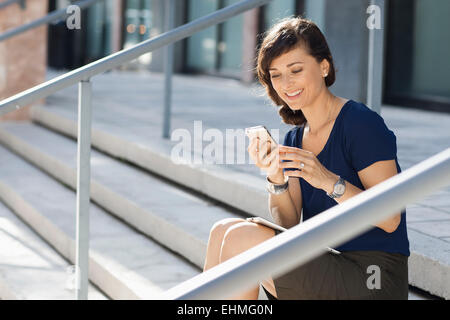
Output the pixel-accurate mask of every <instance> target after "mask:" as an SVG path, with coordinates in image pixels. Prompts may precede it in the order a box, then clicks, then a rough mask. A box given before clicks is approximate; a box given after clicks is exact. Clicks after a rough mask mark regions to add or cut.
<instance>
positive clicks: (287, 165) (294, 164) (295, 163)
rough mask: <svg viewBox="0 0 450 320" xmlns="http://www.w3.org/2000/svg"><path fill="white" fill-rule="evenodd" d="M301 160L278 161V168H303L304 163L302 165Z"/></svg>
mask: <svg viewBox="0 0 450 320" xmlns="http://www.w3.org/2000/svg"><path fill="white" fill-rule="evenodd" d="M302 163H303V162H300V161H292V162H280V168H295V169H302V170H303V169H305V167H306V165H304V166H303V167H302V165H301V164H302Z"/></svg>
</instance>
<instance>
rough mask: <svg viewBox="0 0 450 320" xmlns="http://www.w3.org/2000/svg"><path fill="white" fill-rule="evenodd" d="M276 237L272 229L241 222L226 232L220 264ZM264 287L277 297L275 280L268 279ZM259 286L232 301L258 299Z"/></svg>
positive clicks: (234, 297)
mask: <svg viewBox="0 0 450 320" xmlns="http://www.w3.org/2000/svg"><path fill="white" fill-rule="evenodd" d="M274 236H275V231H274V230H272V229H271V228H268V227H265V226H262V225H259V224H256V223H253V222H247V221H244V222H241V223H236V224H234V225H232V226H230V227H229V228H228V230H227V231H226V232H225V235H224V238H223V242H222V247H221V250H220V263H222V262H224V261H226V260H228V259H230V258H232V257H234V256H236V255H238V254H240V253H242V252H244V251H246V250H248V249H250V248H252V247H254V246H256V245H258V244H260V243H261V242H264V241H266V240H268V239H270V238H272V237H274ZM263 284H264V285H265V286H264V287H265V288H266V289H267V290H268V291H269V292H270V293H271V294H272V295H273V296H275V297H276V292H275V288H274V286H273V280H272V279H267V280H265V281H263ZM258 293H259V286H256V287H254V288H252V289H250V290H247V291H245V292H242V293H240V294H238V295H235V296H233V297H232V299H249V300H256V299H258Z"/></svg>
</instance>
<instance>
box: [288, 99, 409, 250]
mask: <svg viewBox="0 0 450 320" xmlns="http://www.w3.org/2000/svg"><path fill="white" fill-rule="evenodd" d="M303 128H304V125H301V126H295V127H294V128H292V129H291V130H289V132H288V133H286V135H285V137H284V142H283V145H285V146H291V147H296V148H301V147H302V138H303ZM317 159H318V160H319V161H320V163H321V164H322V165H323V166H324V167H325V168H327V169H328V170H329V171H331V172H333V173H334V174H337V175H339V176H341V177H342V178H343V179H344V180H345V181H348V182H349V183H351V184H353V185H354V186H356V187H358V188H360V189H361V190H365V188H364V186H363V185H362V183H361V180H360V179H359V176H358V171H360V170H362V169H364V168H366V167H368V166H370V165H371V164H373V163H375V162H377V161H382V160H392V159H395V163H396V164H397V172H399V173H400V172H401V169H400V166H399V164H398V161H397V144H396V137H395V135H394V133H393V132H392V131H391V130H389V129H388V128H387V126H386V124H385V123H384V120H383V118H382V117H381V116H380V115H379V114H378V113H376V112H375V111H372V110H371V109H369V108H368V107H367V106H366V105H364V104H363V103H359V102H355V101H353V100H349V101H347V102H346V103H345V105H344V106H343V107H342V109H341V110H340V112H339V115H338V116H337V118H336V120H335V122H334V125H333V129H332V130H331V133H330V136H329V138H328V140H327V142H326V144H325V146H324V148H323V149H322V151H321V152H320V153H319V154H318V155H317ZM283 161H289V160H283ZM285 170H296V169H295V168H284V169H283V172H284V171H285ZM298 179H300V186H301V192H302V203H303V221H305V220H307V219H309V218H311V217H313V216H315V215H316V214H319V213H321V212H322V211H325V210H327V209H329V208H331V207H333V206H335V205H336V204H338V202H336V201H335V200H334V199H331V198H330V197H329V196H327V194H326V192H325V191H324V190H322V189H317V188H314V187H313V186H311V185H310V184H309V183H308V182H307V181H306V180H304V179H303V178H298ZM336 249H337V250H339V251H354V250H378V251H385V252H393V253H401V254H404V255H406V256H409V255H410V252H409V241H408V236H407V231H406V210H405V209H404V210H403V211H402V214H401V222H400V225H399V226H398V228H397V229H396V230H395V231H394V232H392V233H388V232H385V231H384V230H383V229H381V228H378V227H375V226H374V227H373V228H371V229H370V230H369V231H367V232H365V233H363V234H361V235H359V236H357V237H355V238H353V239H352V240H350V241H348V242H346V243H344V244H342V245H341V246H339V247H336Z"/></svg>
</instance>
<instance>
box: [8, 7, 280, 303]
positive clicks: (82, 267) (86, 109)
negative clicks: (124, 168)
mask: <svg viewBox="0 0 450 320" xmlns="http://www.w3.org/2000/svg"><path fill="white" fill-rule="evenodd" d="M270 1H272V0H244V1H240V2H238V3H235V4H232V5H230V6H227V7H225V8H223V9H219V10H217V11H215V12H213V13H211V14H209V15H206V16H204V17H201V18H198V19H196V20H194V21H192V22H190V23H187V24H185V25H182V26H180V27H177V28H175V29H173V30H170V31H167V32H165V33H163V34H161V35H160V36H157V37H154V38H152V39H149V40H146V41H143V42H141V43H139V44H137V45H135V46H133V47H131V48H128V49H124V50H121V51H119V52H116V53H114V54H111V55H109V56H107V57H104V58H102V59H99V60H97V61H94V62H92V63H90V64H88V65H86V66H83V67H80V68H78V69H75V70H73V71H70V72H67V73H66V74H64V75H61V76H59V77H56V78H54V79H51V80H49V81H47V82H44V83H42V84H40V85H37V86H35V87H33V88H30V89H28V90H25V91H23V92H20V93H18V94H16V95H14V96H12V97H9V98H7V99H4V100H2V101H0V116H1V115H3V114H6V113H8V112H11V111H14V110H16V109H20V108H21V107H23V106H26V105H28V104H29V103H31V102H33V101H36V100H39V99H41V98H45V97H47V96H49V95H51V94H52V93H54V92H56V91H59V90H61V89H64V88H66V87H69V86H71V85H74V84H75V83H77V82H78V83H79V86H78V88H79V91H78V92H79V94H78V142H77V144H78V151H77V202H76V206H77V208H76V252H75V256H76V267H77V268H76V276H77V277H78V278H79V279H80V280H79V281H77V282H78V283H79V284H80V287H79V288H77V289H78V290H77V291H76V298H77V299H87V294H88V293H87V289H88V274H89V267H88V266H89V204H90V200H89V198H90V196H89V195H90V149H91V129H92V121H91V120H92V101H91V100H92V83H91V82H90V78H91V77H93V76H95V75H97V74H100V73H103V72H105V71H108V70H111V69H114V68H116V67H118V66H120V65H122V64H124V63H126V62H129V61H131V60H134V59H136V58H137V57H139V56H141V55H143V54H146V53H148V52H151V51H154V50H156V49H159V48H161V47H163V46H167V45H171V44H172V43H174V42H176V41H179V40H181V39H184V38H187V37H189V36H191V35H193V34H194V33H196V32H198V31H201V30H203V29H206V28H208V27H211V26H213V25H216V24H219V23H222V22H224V21H226V20H228V19H230V18H232V17H234V16H236V15H238V14H240V13H243V12H245V11H247V10H250V9H253V8H256V7H259V6H262V5H264V4H266V3H268V2H270ZM167 65H170V64H167Z"/></svg>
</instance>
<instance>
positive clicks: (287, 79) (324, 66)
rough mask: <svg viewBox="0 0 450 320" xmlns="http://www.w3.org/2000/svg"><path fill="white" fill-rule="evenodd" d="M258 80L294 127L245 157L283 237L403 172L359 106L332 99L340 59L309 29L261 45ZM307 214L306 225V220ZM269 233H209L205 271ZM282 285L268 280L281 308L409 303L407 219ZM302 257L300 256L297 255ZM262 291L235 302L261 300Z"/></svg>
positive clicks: (383, 134) (282, 30)
mask: <svg viewBox="0 0 450 320" xmlns="http://www.w3.org/2000/svg"><path fill="white" fill-rule="evenodd" d="M257 72H258V78H259V81H260V82H261V84H262V85H263V86H264V87H265V88H266V91H267V94H268V95H269V97H270V98H271V99H272V100H273V101H274V103H275V104H276V105H281V108H280V109H279V114H280V116H281V118H282V120H283V121H284V122H285V123H287V124H292V125H294V128H292V129H291V130H290V131H289V132H288V133H287V134H286V136H285V137H284V143H283V145H279V146H277V147H276V148H274V150H273V151H272V152H270V153H269V154H268V155H266V153H267V152H266V151H267V150H270V146H269V145H268V143H265V142H260V141H258V139H252V141H251V143H250V145H249V147H248V152H249V154H250V157H251V158H252V159H253V160H254V161H255V163H256V165H257V166H258V167H260V168H262V169H264V170H265V171H266V172H267V180H268V191H269V210H270V213H271V215H272V217H273V219H274V221H275V222H276V223H278V224H280V225H282V226H284V227H286V228H290V227H292V226H295V225H296V224H298V223H300V221H301V218H303V221H304V220H307V219H309V218H311V217H312V216H314V215H316V214H320V213H321V212H323V211H325V210H327V209H329V208H331V207H332V206H334V205H337V204H338V203H342V202H343V201H345V200H347V199H350V198H351V197H353V196H355V195H357V194H358V193H360V192H363V191H364V190H366V189H368V188H370V187H372V186H374V185H376V184H378V183H380V182H382V181H383V180H386V179H388V178H390V177H392V176H394V175H396V174H397V173H399V172H401V169H400V167H399V165H398V162H397V155H396V153H397V150H396V138H395V135H394V134H393V132H392V131H390V130H389V129H388V128H387V127H386V125H385V123H384V120H383V119H382V118H381V116H379V115H378V114H377V113H376V112H374V111H372V110H370V109H369V108H368V107H367V106H365V105H364V104H362V103H358V102H355V101H353V100H348V99H344V98H341V97H337V96H334V95H333V94H332V93H331V92H330V91H329V90H328V87H329V86H331V85H332V84H333V83H334V80H335V70H334V65H333V58H332V56H331V53H330V50H329V48H328V45H327V43H326V40H325V38H324V36H323V34H322V33H321V31H320V30H319V29H318V27H317V26H316V25H315V24H314V23H313V22H311V21H309V20H306V19H302V18H299V17H293V18H286V19H283V20H281V21H280V22H278V23H277V24H276V25H274V26H273V27H272V28H271V29H270V30H269V31H268V32H267V33H266V35H265V38H264V40H263V42H262V44H261V46H260V49H259V53H258V63H257ZM302 214H303V217H302ZM275 235H276V232H275V231H274V230H273V229H271V228H268V227H265V226H262V225H258V224H255V223H252V222H248V221H246V220H244V219H225V220H222V221H219V222H217V223H216V224H215V225H214V226H213V227H212V229H211V232H210V237H209V241H208V246H207V254H206V261H205V266H204V270H208V269H209V268H211V267H213V266H215V265H217V264H219V263H221V262H223V261H225V260H227V259H229V258H231V257H233V256H235V255H237V254H239V253H241V252H243V251H245V250H247V249H249V248H251V247H253V246H255V245H257V244H259V243H261V242H263V241H265V240H267V239H269V238H271V237H273V236H275ZM336 249H337V250H338V251H340V252H341V254H335V253H332V252H327V253H325V254H322V255H321V256H319V257H317V258H315V259H313V260H311V261H310V262H307V263H306V264H304V265H302V266H299V267H297V268H295V269H294V270H292V271H290V272H288V273H286V274H284V275H282V276H280V277H278V278H275V279H272V278H271V279H266V280H265V281H262V283H261V284H262V286H263V288H264V290H265V292H266V293H267V294H268V296H269V298H277V299H407V297H408V257H409V254H410V253H409V242H408V238H407V232H406V211H405V210H403V211H402V212H399V213H397V214H396V215H394V216H392V217H391V218H389V219H387V220H385V221H382V222H380V223H379V224H377V225H374V226H373V228H372V229H370V230H369V231H367V232H365V233H363V234H361V235H359V236H357V237H355V238H353V239H351V240H350V241H348V242H346V243H344V244H342V245H341V246H339V247H336ZM299 250H301V248H299ZM258 292H259V287H255V288H253V289H251V290H249V291H246V292H242V293H241V294H239V295H237V296H234V297H232V298H235V299H257V297H258Z"/></svg>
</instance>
